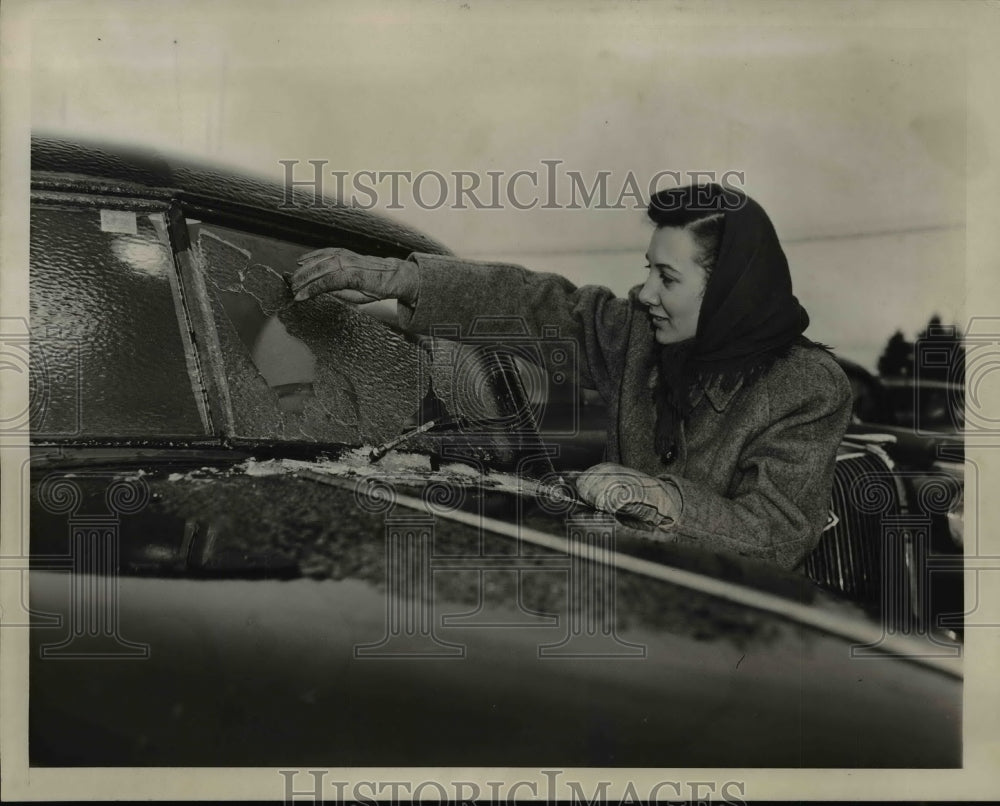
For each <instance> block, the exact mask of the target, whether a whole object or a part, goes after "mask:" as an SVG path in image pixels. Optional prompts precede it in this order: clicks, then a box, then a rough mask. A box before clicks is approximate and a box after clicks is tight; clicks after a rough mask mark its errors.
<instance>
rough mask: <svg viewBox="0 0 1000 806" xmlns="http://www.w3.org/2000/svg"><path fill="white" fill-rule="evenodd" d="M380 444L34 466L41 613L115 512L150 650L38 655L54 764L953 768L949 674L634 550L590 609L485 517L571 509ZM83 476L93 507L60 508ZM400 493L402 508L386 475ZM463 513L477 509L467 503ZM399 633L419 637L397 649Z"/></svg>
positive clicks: (957, 697)
mask: <svg viewBox="0 0 1000 806" xmlns="http://www.w3.org/2000/svg"><path fill="white" fill-rule="evenodd" d="M365 457H366V454H365V453H361V454H358V455H356V456H353V457H351V456H348V457H346V459H345V457H341V458H340V460H337V461H332V462H331V461H321V462H296V461H294V460H270V461H255V460H252V459H251V460H247V461H245V462H241V463H237V464H229V465H226V464H223V463H214V464H204V465H200V464H195V463H192V462H186V463H175V464H174V465H172V466H163V465H160V466H157V467H153V466H150V467H148V468H137V467H135V466H132V467H130V468H127V469H125V468H114V467H103V468H99V469H97V468H89V469H87V470H83V469H75V470H74V469H69V468H65V467H64V468H61V469H53V468H51V467H49V468H43V467H40V468H39V469H38V473H37V475H36V478H35V487H34V489H35V495H34V497H33V498H34V500H33V509H32V521H31V541H32V556H33V567H34V572H33V573H32V579H31V591H32V596H31V604H32V607H33V608H34V609H36V610H37V611H39V612H49V613H60V612H62V613H65V612H68V609H69V606H70V603H71V601H72V600H73V596H74V595H78V594H74V591H75V590H76V589H75V588H74V587H73V582H72V579H67V576H72V575H66V574H63V573H60V571H59V570H58V569H57V568H56V567H55V566H54V565H53V564H52V563H49V564H47V560H46V558H49V559H50V560H52V558H58V557H60V556H61V555H65V554H66V553H67V547H68V546H72V542H71V541H72V538H71V536H72V535H73V534H77V533H79V529H78V527H79V524H80V523H83V522H88V523H90V524H93V523H94V522H95V520H94V519H98V518H101V517H105V518H108V516H109V513H110V515H111V518H110V521H109V522H112V521H113V522H114V523H115V524H117V526H116V527H115V531H116V534H117V535H118V546H119V574H120V575H119V580H118V585H119V592H118V599H117V601H118V605H119V613H120V615H119V625H120V628H121V630H122V634H123V637H124V640H125V641H127V642H131V643H134V644H136V645H144V646H146V647H147V648H148V658H147V659H146V660H145V662H144V663H129V662H123V661H119V662H114V661H110V662H106V663H99V664H95V663H93V662H92V661H91V662H89V663H88V662H87V661H86V660H76V661H74V660H71V659H70V660H67V659H61V660H60V661H59V662H54V661H52V660H48V661H46V660H43V659H40V657H39V653H37V652H36V653H34V657H35V659H34V660H33V661H32V670H31V674H32V678H31V682H32V698H33V699H32V753H33V763H39V764H74V763H75V764H153V765H155V764H175V765H183V766H191V765H199V764H209V765H221V764H227V765H228V764H233V765H256V764H266V765H273V764H289V763H297V764H303V763H308V764H322V765H333V766H347V765H384V764H391V765H398V764H406V765H414V764H418V765H419V764H432V765H486V766H495V765H503V766H511V765H525V764H528V765H535V764H538V763H546V764H568V765H576V766H579V765H609V766H611V765H627V766H634V765H655V766H663V765H667V766H755V765H760V766H870V765H877V766H883V765H884V766H948V765H950V764H956V763H958V762H959V758H960V739H959V737H960V725H959V715H960V703H961V685H960V683H959V682H958V681H957V680H955V679H954V678H950V677H948V676H946V675H942V674H941V673H940V672H938V671H935V670H932V669H928V668H924V667H922V666H920V665H918V664H915V663H910V662H907V661H904V660H900V659H891V658H882V659H881V660H880V661H877V660H870V659H869V660H868V661H867V662H866V661H861V662H860V663H859V661H857V660H852V658H851V656H850V655H851V653H850V642H849V641H845V640H844V638H843V637H840V636H836V635H831V634H829V633H828V632H824V631H822V630H817V629H815V628H814V627H812V626H809V625H805V624H802V623H800V622H798V621H796V620H795V619H794V618H784V617H782V616H781V615H780V614H777V613H775V612H768V611H767V610H761V609H756V608H753V607H748V606H747V605H746V604H745V603H741V602H738V601H731V600H727V598H726V597H725V596H720V595H713V594H712V593H710V592H708V591H707V590H704V589H702V590H699V589H697V586H695V587H692V586H690V585H685V584H679V583H678V582H677V581H673V582H672V581H670V579H669V578H667V579H654V578H651V577H650V576H648V575H644V574H641V573H635V572H632V571H630V570H626V568H624V567H617V568H615V569H614V570H613V572H612V573H611V575H610V576H608V575H605V576H604V577H600V578H598V577H597V576H593V575H591V576H590V577H588V579H589V580H590V582H591V583H594V584H598V583H599V584H602V585H605V590H606V589H607V588H606V586H607V585H608V584H609V581H613V592H614V595H613V607H612V609H611V610H610V611H608V610H605V611H604V612H603V613H597V614H594V613H592V612H589V611H588V610H587V602H586V597H584V601H583V603H582V605H581V604H580V602H579V601H578V602H577V603H576V604H574V600H573V595H572V593H571V588H572V584H573V582H572V580H573V574H574V573H579V569H580V566H578V565H576V566H574V564H573V562H572V560H571V558H570V556H569V555H568V553H567V552H565V551H563V552H560V551H559V550H558V543H553V544H551V545H548V546H547V545H544V541H542V542H530V541H527V540H517V539H514V538H512V537H510V536H507V535H502V534H498V533H497V532H496V531H494V529H493V528H491V527H490V524H493V523H495V522H496V523H507V524H521V528H523V530H524V531H525V532H526V533H528V532H530V533H531V534H532V535H545V534H548V535H550V536H552V537H553V538H554V539H557V540H558V539H559V538H560V536H562V535H565V534H566V530H567V528H568V527H567V525H566V523H567V519H566V515H567V510H566V509H565V508H564V509H562V510H559V506H564V505H565V502H558V501H557V502H553V501H551V500H546V499H544V498H543V497H542V495H541V494H540V491H539V490H538V489H537V488H535V487H531V486H530V485H529V489H525V488H524V486H523V484H520V483H519V482H518V480H517V479H515V478H514V477H510V476H502V475H498V474H491V475H488V476H486V477H483V476H481V475H480V474H478V473H477V472H476V471H474V470H472V469H470V468H468V467H467V466H462V465H457V464H456V465H446V466H444V467H442V468H441V469H439V470H437V471H431V470H430V469H429V467H428V468H424V467H421V466H419V462H420V461H423V460H422V459H418V460H413V461H410V460H405V459H400V458H398V457H397V458H396V459H395V460H393V457H389V461H388V462H386V463H385V464H384V465H383V466H382V467H375V468H372V467H371V466H370V465H368V464H367V459H366V458H365ZM361 460H363V461H361ZM408 462H409V464H408ZM413 462H417V463H418V464H414V463H413ZM352 463H353V465H352ZM307 470H308V471H310V472H311V473H319V474H320V475H323V474H325V475H327V476H329V477H330V480H332V481H333V483H326V482H324V481H320V480H317V479H316V478H314V477H312V476H310V475H306V474H305V472H304V471H307ZM60 485H62V486H60ZM66 485H69V487H67V486H66ZM70 488H73V489H75V490H76V493H74V495H76V496H77V497H76V499H74V500H75V501H76V504H75V508H74V509H73V511H72V512H67V511H66V507H65V506H63V507H62V511H61V512H59V511H54V510H58V509H59V506H55V505H54V504H58V502H59V501H63V502H65V501H66V500H67V496H69V494H68V493H67V492H66V490H68V489H70ZM60 489H61V490H62V491H63V492H62V493H59V490H60ZM387 489H388V490H390V491H391V493H392V494H394V495H395V496H396V497H397V505H396V507H395V508H393V509H388V508H387V507H386V506H385V504H386V500H387V499H386V498H385V497H384V496H383V494H382V493H380V492H379V490H383V491H384V490H387ZM116 491H117V492H116ZM70 497H72V496H70ZM403 500H405V501H411V500H413V501H418V502H423V505H424V506H425V507H428V509H426V510H425V511H424V512H423V513H421V512H420V511H419V510H418V508H416V507H407V506H399V502H400V501H403ZM116 507H117V509H118V510H119V511H118V512H117V514H115V512H113V511H112V510H115V509H116ZM435 508H436V509H435ZM435 511H437V512H438V513H439V515H440V516H438V517H428V513H433V512H435ZM456 511H457V512H464V513H467V514H469V513H474V514H475V517H476V518H478V524H479V525H475V521H473V522H471V523H470V522H459V521H455V520H453V519H450V518H449V517H446V516H445V515H446V513H447V512H456ZM569 514H571V515H572V514H573V512H569ZM88 518H89V519H90V520H89V521H87V519H88ZM498 528H499V527H498ZM74 529H76V532H74ZM421 529H424V530H425V532H424V534H425V535H426V536H427V542H426V547H427V548H428V552H427V553H426V556H423V558H422V559H421V558H413V557H412V556H411V557H410V561H411V562H410V565H408V566H407V567H411V568H412V567H413V566H412V561H413V560H414V559H416V561H417V563H418V564H419V562H426V563H428V564H429V565H428V568H427V572H428V573H427V574H426V576H425V577H424V579H425V582H427V587H426V588H425V589H424V590H423V591H422V592H419V595H416V596H415V595H414V591H413V589H412V584H411V588H410V589H409V592H408V593H407V592H405V591H404V593H403V594H402V600H405V601H406V602H410V603H411V604H413V603H416V605H417V607H416V610H413V609H411V610H409V611H407V612H408V613H409V615H408V616H407V618H411V619H417V621H419V620H420V619H421V618H423V617H424V615H426V616H427V618H428V620H427V621H426V622H425V623H424V626H425V627H426V629H425V630H424V632H423V633H422V634H418V633H420V630H419V629H415V628H414V627H413V623H412V621H411V622H409V627H407V626H406V625H407V622H406V621H405V619H404V620H403V621H393V617H392V612H393V610H392V608H393V607H398V605H399V602H400V601H401V599H400V595H399V594H400V591H401V590H403V589H401V588H400V587H399V585H398V582H399V579H398V578H397V579H396V580H395V581H394V578H393V574H394V573H395V572H396V571H398V563H399V562H400V555H398V554H396V555H394V554H393V548H392V547H393V541H394V540H395V541H397V544H396V545H397V547H398V545H399V544H398V540H399V539H400V537H401V536H404V537H406V536H408V537H410V538H411V539H412V537H413V535H414V534H419V533H420V530H421ZM404 542H405V541H404ZM418 542H419V540H418ZM618 548H619V549H620V550H623V551H622V555H621V556H622V557H631V558H633V559H635V558H645V559H647V560H648V559H649V558H651V557H652V558H655V559H656V560H657V562H660V561H662V560H668V559H670V558H671V557H673V558H674V559H676V558H679V557H681V555H680V554H674V555H669V554H662V553H659V554H658V553H657V552H662V551H664V550H665V549H664V546H662V545H661V544H656V543H655V542H654V541H650V540H649V539H648V537H643V536H642V535H637V534H634V533H631V532H629V531H628V530H624V531H622V534H621V537H620V539H619V545H618ZM716 562H724V561H716ZM626 564H627V563H626ZM597 565H600V564H599V563H598V564H597ZM592 566H594V564H593V563H591V564H590V565H588V566H587V567H592ZM716 567H719V566H716ZM574 569H576V570H574ZM693 573H695V575H697V572H693ZM410 579H411V583H412V579H413V578H412V577H411V578H410ZM743 579H744V581H745V582H748V583H751V584H753V583H756V587H757V589H759V590H762V589H764V588H768V586H770V588H769V590H768V591H765V592H766V593H768V595H774V594H775V593H778V594H780V595H781V596H782V597H784V598H785V599H786V600H787V601H788V602H789V607H790V610H791V609H793V607H794V606H796V605H802V604H806V605H808V606H809V607H820V608H828V609H829V610H830V612H833V611H837V612H838V613H840V615H842V616H843V617H845V618H856V619H863V618H864V617H863V614H861V613H860V612H857V611H854V610H853V608H846V607H844V606H843V605H840V604H839V603H835V602H832V601H828V600H827V599H826V598H825V597H823V596H822V595H821V594H819V593H818V592H817V591H815V589H814V588H812V587H811V585H809V583H807V582H806V581H805V580H799V579H796V578H794V577H790V576H787V575H781V574H777V575H774V576H773V577H768V576H767V575H766V574H764V573H761V574H759V575H758V576H756V577H755V576H754V574H753V573H752V572H750V571H746V570H744V571H743ZM595 580H596V581H597V582H596V583H595ZM602 580H603V581H602ZM414 584H415V583H414ZM775 586H777V587H775ZM782 586H784V587H782ZM741 587H743V588H745V587H746V586H745V585H744V586H741ZM779 588H780V590H779ZM421 608H424V609H421ZM838 608H839V609H838ZM421 614H423V615H421ZM581 614H582V615H581ZM588 618H589V619H590V620H589V621H588V620H587V619H588ZM602 618H603V619H604V621H603V622H602V621H601V619H602ZM595 619H596V620H595ZM422 623H423V622H422ZM394 624H395V628H394V627H393V626H392V625H394ZM401 625H402V626H401ZM393 629H395V630H396V632H395V633H394V632H393ZM58 632H59V631H58V630H56V631H54V632H51V633H50V632H47V631H46V630H44V629H40V630H35V631H33V639H34V640H35V642H36V644H39V645H40V644H44V643H46V642H51V641H53V640H56V638H57V636H56V633H58ZM400 632H402V633H403V635H402V639H403V641H402V643H399V640H396V643H395V644H394V646H395V647H396V649H399V648H400V647H402V650H401V651H400V652H398V653H397V654H395V655H394V654H393V653H392V652H389V653H388V654H379V653H380V652H381V651H382V650H385V649H386V647H390V648H391V646H392V645H393V641H392V640H390V639H393V636H394V635H395V639H399V638H400ZM581 638H582V639H583V641H582V643H581V642H580V640H578V639H581ZM428 641H429V643H428ZM574 641H575V643H574ZM428 646H430V650H427V648H428ZM574 646H576V647H583V649H582V650H581V651H574V650H573V647H574ZM364 647H367V648H368V650H367V652H368V653H369V654H368V655H366V654H365V652H366V650H365V649H364ZM379 647H381V648H382V650H380V649H378V648H379ZM415 647H416V650H415V649H414V648H415ZM421 647H422V649H421ZM359 648H361V649H359ZM545 648H547V649H545ZM560 648H561V649H560ZM425 650H427V651H425ZM98 667H100V668H98ZM81 691H85V692H87V693H88V696H85V697H81V696H80V692H81ZM126 704H127V707H124V706H125V705H126ZM665 725H670V726H672V729H671V730H670V731H665V730H664V726H665ZM431 726H433V728H432V727H431ZM428 731H432V733H433V737H431V734H429V733H428ZM900 736H906V737H908V738H907V739H906V740H905V741H901V740H900V738H899V737H900ZM95 737H103V738H102V739H101V740H100V741H95ZM748 737H756V738H750V739H748Z"/></svg>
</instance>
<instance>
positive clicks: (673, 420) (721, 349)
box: [652, 185, 810, 458]
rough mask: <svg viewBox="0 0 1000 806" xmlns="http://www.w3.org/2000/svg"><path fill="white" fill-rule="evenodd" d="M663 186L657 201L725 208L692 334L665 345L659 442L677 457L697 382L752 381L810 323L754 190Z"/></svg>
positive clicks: (727, 385)
mask: <svg viewBox="0 0 1000 806" xmlns="http://www.w3.org/2000/svg"><path fill="white" fill-rule="evenodd" d="M693 190H698V191H699V192H701V191H704V190H706V188H704V187H702V188H698V189H693V188H690V187H687V188H677V189H675V190H671V191H663V192H661V193H658V194H657V195H656V196H655V197H654V199H653V202H652V204H657V203H660V204H669V203H674V204H676V203H678V202H685V203H690V201H691V200H692V199H698V200H699V201H700V202H701V203H702V204H705V203H706V202H707V203H708V204H711V205H715V207H714V209H712V210H711V212H718V211H721V212H722V213H723V216H724V219H723V228H722V240H721V244H720V246H719V253H718V259H717V260H716V262H715V266H714V267H713V269H712V271H711V272H710V273H709V276H708V282H707V285H706V288H705V294H704V297H703V298H702V302H701V310H700V312H699V314H698V328H697V332H696V334H695V336H694V338H693V339H689V340H687V341H685V342H681V343H679V344H671V345H663V346H662V347H660V349H659V356H658V362H657V365H658V367H659V380H658V382H657V383H656V385H655V388H654V390H653V395H654V400H655V403H656V410H657V417H656V449H657V452H658V453H659V454H660V455H661V456H662V457H664V458H669V457H670V456H672V454H673V452H674V449H675V447H676V444H677V439H678V436H679V429H680V424H681V422H682V421H683V420H684V419H685V418H686V417H687V416H688V415H689V414H690V413H691V410H692V408H693V398H694V396H695V393H696V392H697V390H698V388H699V387H701V388H703V389H704V388H706V387H708V386H709V385H711V384H714V383H720V384H721V385H722V388H723V389H730V390H731V389H732V388H734V387H735V385H736V384H737V383H739V382H740V381H742V382H743V383H744V384H748V383H752V382H753V381H754V380H755V379H756V378H758V377H759V376H761V375H762V374H764V373H765V372H766V371H767V370H768V369H769V368H770V367H771V365H772V364H773V363H774V361H775V359H777V358H778V357H779V356H782V355H785V354H787V353H788V351H789V350H790V349H791V347H792V345H793V344H794V343H796V341H805V342H806V343H810V342H807V341H806V340H805V339H802V338H801V334H802V332H803V331H804V330H805V329H806V327H808V325H809V316H808V314H807V313H806V311H805V309H804V308H803V307H802V306H801V305H800V304H799V301H798V300H797V299H796V298H795V296H794V295H793V294H792V279H791V275H790V274H789V271H788V261H787V260H786V258H785V253H784V252H783V251H782V249H781V244H780V243H779V242H778V236H777V233H775V231H774V226H773V225H772V224H771V220H770V219H769V218H768V217H767V213H765V212H764V210H763V208H762V207H761V206H760V205H759V204H757V202H755V201H754V200H753V199H751V198H750V197H749V196H747V195H745V194H743V193H741V192H739V191H737V190H734V189H732V188H726V189H724V190H723V188H721V187H720V186H718V185H709V186H708V187H707V190H708V191H709V193H708V194H707V198H706V196H704V195H696V194H695V193H693V192H692V191H693Z"/></svg>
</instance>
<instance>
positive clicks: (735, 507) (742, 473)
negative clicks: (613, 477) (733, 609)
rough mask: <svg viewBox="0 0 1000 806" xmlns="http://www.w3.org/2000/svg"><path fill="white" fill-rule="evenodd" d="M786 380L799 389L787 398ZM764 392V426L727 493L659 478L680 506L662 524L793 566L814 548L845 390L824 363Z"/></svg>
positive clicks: (843, 422)
mask: <svg viewBox="0 0 1000 806" xmlns="http://www.w3.org/2000/svg"><path fill="white" fill-rule="evenodd" d="M831 363H832V362H831ZM762 380H763V379H762ZM765 383H767V382H766V381H765ZM789 383H797V384H800V385H801V394H799V395H797V396H794V395H789V394H788V388H787V387H788V385H789ZM768 387H770V388H768ZM765 389H766V390H767V393H766V401H767V403H766V405H768V406H769V411H768V416H767V418H766V419H767V422H768V425H767V426H766V427H764V429H763V430H762V431H760V432H759V433H758V434H757V435H756V436H755V437H754V438H752V439H751V440H749V441H748V442H747V444H746V445H745V447H744V449H743V450H742V452H741V454H740V459H739V463H738V467H737V468H736V472H735V474H734V481H733V488H732V490H731V493H730V494H729V495H726V496H723V495H719V494H718V493H716V492H714V491H712V490H710V489H708V488H706V487H705V486H704V485H702V484H699V483H697V482H693V481H691V480H688V479H685V478H682V477H680V476H676V475H672V474H664V475H661V476H659V478H660V479H661V480H662V481H663V482H664V483H666V484H667V485H668V486H670V487H673V488H674V491H673V492H674V500H675V501H676V500H677V499H678V498H679V502H680V506H679V512H677V513H676V515H675V517H674V519H673V522H672V523H670V524H667V525H666V526H661V527H660V528H661V529H663V530H664V531H665V532H667V533H668V534H669V535H671V536H672V537H675V538H677V539H678V540H681V541H690V542H696V543H698V544H700V545H701V546H703V547H704V548H708V549H712V550H718V551H726V552H730V553H737V554H743V555H746V556H751V557H757V558H760V559H763V560H768V561H771V562H774V563H775V564H777V565H780V566H781V567H783V568H787V569H791V568H795V567H797V566H799V565H800V564H801V563H802V562H803V560H804V559H805V558H806V556H808V554H809V553H810V552H811V551H812V550H813V549H814V548H815V546H816V544H817V543H818V541H819V537H820V534H821V532H822V530H823V528H824V526H825V524H826V521H827V515H828V512H829V504H830V493H831V488H832V485H833V474H834V467H835V463H836V455H837V448H838V445H839V444H840V440H841V439H842V438H843V435H844V432H845V431H846V429H847V425H848V421H849V419H850V412H851V390H850V385H849V383H848V381H847V379H846V377H844V375H843V372H841V371H840V370H839V368H838V367H836V366H833V367H830V366H826V364H825V362H824V363H823V364H818V365H816V366H815V367H814V369H813V370H812V371H811V372H810V377H807V378H803V377H795V378H792V379H785V380H784V382H783V388H782V389H781V390H780V393H776V392H777V391H778V390H775V389H774V384H773V382H772V383H769V384H767V386H766V387H765ZM779 401H780V403H779Z"/></svg>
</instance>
